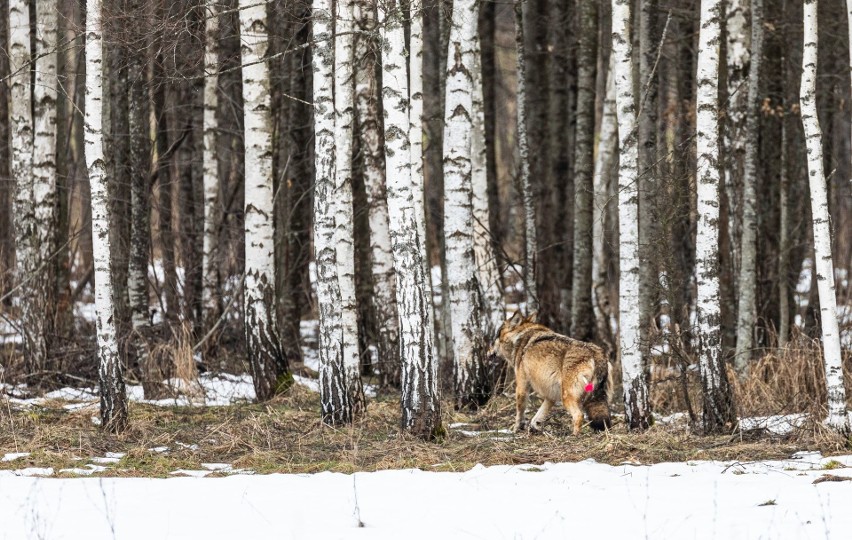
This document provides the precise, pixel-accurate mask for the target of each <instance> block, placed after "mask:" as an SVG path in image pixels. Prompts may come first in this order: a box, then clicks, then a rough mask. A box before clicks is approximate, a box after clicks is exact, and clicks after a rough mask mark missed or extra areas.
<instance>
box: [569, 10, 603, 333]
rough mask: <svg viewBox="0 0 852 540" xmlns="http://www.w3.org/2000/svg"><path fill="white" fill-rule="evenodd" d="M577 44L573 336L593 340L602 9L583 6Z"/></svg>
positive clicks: (579, 14)
mask: <svg viewBox="0 0 852 540" xmlns="http://www.w3.org/2000/svg"><path fill="white" fill-rule="evenodd" d="M578 7H579V12H578V17H579V25H580V32H579V33H580V35H579V41H578V43H577V70H578V74H577V129H576V142H575V148H574V153H575V159H574V276H573V280H572V284H573V285H572V299H571V336H572V337H574V338H576V339H579V340H583V341H591V339H592V338H593V337H594V331H595V316H594V310H593V309H592V266H593V264H594V263H593V259H594V257H593V256H592V241H593V238H592V234H591V233H592V227H593V225H592V218H593V212H594V211H593V210H592V207H593V205H594V197H593V193H594V186H593V183H594V180H593V176H594V154H595V76H596V74H597V56H598V48H597V44H598V6H597V3H596V2H580V3H579V6H578Z"/></svg>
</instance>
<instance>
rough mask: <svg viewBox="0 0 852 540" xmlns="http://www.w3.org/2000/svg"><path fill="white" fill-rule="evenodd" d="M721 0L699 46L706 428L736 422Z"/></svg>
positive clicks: (699, 251)
mask: <svg viewBox="0 0 852 540" xmlns="http://www.w3.org/2000/svg"><path fill="white" fill-rule="evenodd" d="M721 9H722V3H721V0H701V29H700V32H699V47H698V62H697V63H698V72H697V81H698V90H697V95H696V110H697V111H698V113H697V118H696V131H697V133H698V135H697V148H696V156H697V173H696V176H697V213H698V225H697V238H696V241H695V260H696V269H695V270H696V281H697V284H698V296H697V298H696V304H697V306H696V307H697V315H698V328H697V334H696V335H697V337H698V350H699V368H700V371H701V383H702V390H703V399H704V414H703V425H704V431H705V433H716V432H720V431H723V430H724V429H725V428H726V426H728V427H730V426H732V425H733V423H734V422H735V421H736V411H735V409H734V402H733V396H732V394H731V389H730V386H729V384H728V376H727V373H726V371H725V364H724V362H723V359H722V350H721V349H722V342H721V328H720V311H719V223H718V221H719V116H718V111H719V95H718V90H719V39H720V33H721V23H720V21H721V19H720V16H721V12H722V11H721Z"/></svg>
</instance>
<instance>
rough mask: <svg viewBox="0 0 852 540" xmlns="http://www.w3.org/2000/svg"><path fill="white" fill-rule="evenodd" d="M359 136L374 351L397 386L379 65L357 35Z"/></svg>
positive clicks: (367, 40) (369, 23)
mask: <svg viewBox="0 0 852 540" xmlns="http://www.w3.org/2000/svg"><path fill="white" fill-rule="evenodd" d="M358 9H359V11H360V13H359V17H358V20H359V29H360V30H361V31H362V32H374V31H375V30H376V13H375V9H376V8H375V6H374V5H373V4H372V3H371V2H369V1H368V0H360V1H359V3H358ZM355 47H356V52H355V58H356V59H358V60H357V61H356V62H357V63H356V94H357V97H356V99H357V102H356V105H357V113H358V136H359V137H360V148H361V155H362V156H363V157H362V159H363V161H362V167H363V174H364V188H365V191H366V194H367V211H368V214H369V216H368V218H369V224H370V263H371V272H372V278H373V296H372V302H373V313H374V316H375V319H376V326H377V327H378V336H377V338H378V339H377V341H378V342H377V343H376V347H377V349H378V357H379V358H378V362H379V370H380V371H381V373H382V375H383V378H384V380H385V382H389V383H393V384H394V385H398V384H399V320H398V316H397V310H396V281H395V278H394V274H393V251H392V248H391V240H390V223H389V222H388V203H387V193H386V191H385V159H384V152H383V148H382V146H383V144H384V143H383V139H382V119H381V117H380V116H379V115H380V106H381V102H380V95H379V86H380V82H379V80H378V77H377V72H376V67H377V65H378V62H379V61H380V60H381V59H380V58H379V57H378V55H377V54H376V53H375V51H376V50H377V47H378V43H377V41H376V40H375V39H374V38H373V37H372V36H369V37H368V35H365V34H359V35H358V36H357V37H356V42H355Z"/></svg>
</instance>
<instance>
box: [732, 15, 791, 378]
mask: <svg viewBox="0 0 852 540" xmlns="http://www.w3.org/2000/svg"><path fill="white" fill-rule="evenodd" d="M728 41H729V42H730V36H729V38H728ZM762 55H763V0H751V61H750V64H749V74H748V99H747V103H746V129H745V133H744V134H743V136H742V139H743V144H744V145H745V165H744V168H743V198H742V206H743V220H742V238H741V240H740V255H741V259H740V279H739V299H738V303H737V348H736V355H735V357H734V365H735V367H736V370H737V372H738V373H739V375H740V377H743V376H745V374H746V373H747V370H748V362H749V359H750V358H751V351H752V348H753V347H754V323H755V319H756V318H757V302H756V300H755V294H756V289H757V160H758V151H759V150H760V134H759V131H760V97H761V95H760V68H761V63H762ZM782 174H783V173H782Z"/></svg>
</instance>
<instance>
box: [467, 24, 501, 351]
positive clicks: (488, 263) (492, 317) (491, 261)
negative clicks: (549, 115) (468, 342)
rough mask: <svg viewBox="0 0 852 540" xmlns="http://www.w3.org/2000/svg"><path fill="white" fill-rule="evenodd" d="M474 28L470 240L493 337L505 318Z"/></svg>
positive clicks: (485, 317) (485, 325) (487, 324)
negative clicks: (492, 225)
mask: <svg viewBox="0 0 852 540" xmlns="http://www.w3.org/2000/svg"><path fill="white" fill-rule="evenodd" d="M475 30H476V29H475V28H474V42H473V67H472V68H471V79H472V83H471V84H472V85H473V100H472V107H473V109H472V110H471V120H472V122H473V132H472V133H471V142H470V161H471V184H472V195H473V199H472V202H473V242H474V258H475V262H476V275H477V280H478V281H479V287H480V290H481V292H482V312H483V316H482V330H483V333H484V334H485V338H486V339H491V338H493V337H495V336H496V332H497V330H498V329H499V328H500V326H501V325H502V324H503V321H505V320H506V310H505V308H504V307H503V285H502V280H501V278H500V268H499V266H498V265H497V256H496V254H495V253H494V245H493V243H492V241H491V229H490V226H489V224H490V211H489V208H488V169H487V160H486V150H487V149H486V147H485V100H484V96H483V91H482V58H481V55H482V51H481V49H480V44H479V32H476V31H475Z"/></svg>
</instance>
